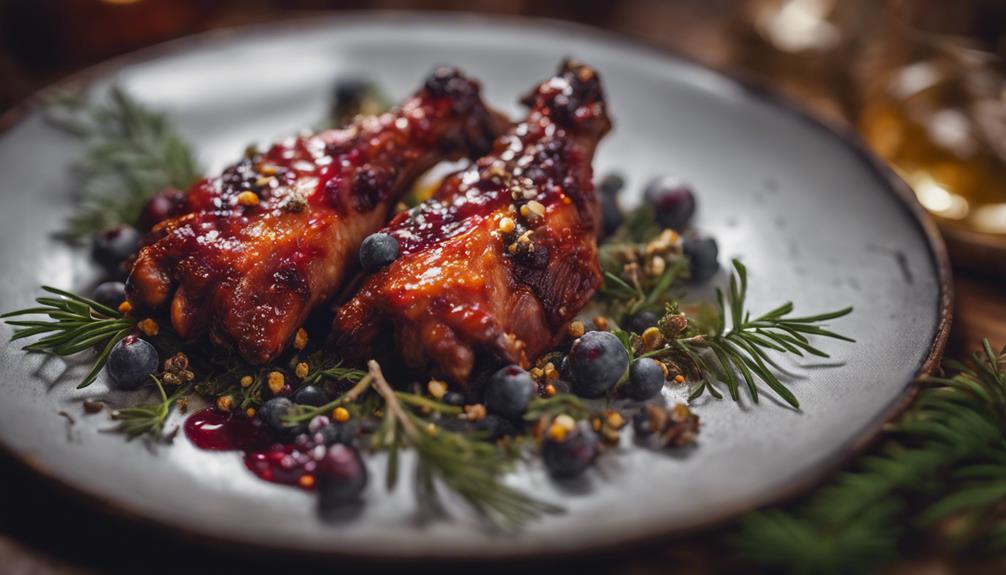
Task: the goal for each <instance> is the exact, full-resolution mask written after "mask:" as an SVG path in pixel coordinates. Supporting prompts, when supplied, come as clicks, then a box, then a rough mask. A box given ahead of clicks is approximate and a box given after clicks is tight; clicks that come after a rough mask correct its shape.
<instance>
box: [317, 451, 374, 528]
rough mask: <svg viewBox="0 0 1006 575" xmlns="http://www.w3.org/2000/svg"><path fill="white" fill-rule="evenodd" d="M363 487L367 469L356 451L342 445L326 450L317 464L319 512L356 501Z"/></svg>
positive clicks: (365, 481)
mask: <svg viewBox="0 0 1006 575" xmlns="http://www.w3.org/2000/svg"><path fill="white" fill-rule="evenodd" d="M366 486H367V466H366V465H364V464H363V460H362V459H361V458H360V454H359V453H358V452H357V451H356V449H353V448H352V447H348V446H346V445H343V444H341V443H336V444H334V445H332V446H331V447H329V448H328V451H327V452H325V457H323V458H322V460H321V461H319V462H318V505H319V507H320V509H321V510H322V512H327V511H335V510H338V509H339V508H341V507H344V506H345V505H347V504H350V503H354V502H356V501H359V499H360V495H361V494H362V493H363V489H364V488H365V487H366Z"/></svg>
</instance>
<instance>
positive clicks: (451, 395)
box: [441, 391, 465, 407]
mask: <svg viewBox="0 0 1006 575" xmlns="http://www.w3.org/2000/svg"><path fill="white" fill-rule="evenodd" d="M441 401H443V402H444V403H446V404H447V405H453V406H455V407H461V406H462V405H464V404H465V394H463V393H460V392H457V391H448V392H447V393H445V394H444V398H443V399H442V400H441Z"/></svg>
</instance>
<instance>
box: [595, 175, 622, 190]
mask: <svg viewBox="0 0 1006 575" xmlns="http://www.w3.org/2000/svg"><path fill="white" fill-rule="evenodd" d="M624 187H625V178H623V177H622V176H621V174H618V173H617V172H611V173H609V174H605V176H604V177H603V178H601V183H600V184H598V185H597V189H598V190H599V191H600V192H601V193H602V194H603V195H606V196H614V195H617V194H618V193H619V192H621V191H622V188H624Z"/></svg>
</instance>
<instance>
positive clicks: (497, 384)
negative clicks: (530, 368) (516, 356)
mask: <svg viewBox="0 0 1006 575" xmlns="http://www.w3.org/2000/svg"><path fill="white" fill-rule="evenodd" d="M535 389H537V385H536V384H535V382H534V380H533V379H531V374H529V373H528V372H526V371H524V370H523V369H521V368H520V366H517V365H508V366H506V367H504V368H502V369H500V370H499V371H497V372H496V373H494V374H493V375H492V377H490V378H489V381H488V382H487V383H486V389H485V396H484V398H483V399H484V401H485V404H486V409H487V410H489V411H490V412H492V413H495V414H497V415H502V416H503V417H509V418H511V419H516V418H518V417H520V416H521V415H524V412H525V411H527V406H528V404H529V403H530V402H531V398H532V397H534V391H535Z"/></svg>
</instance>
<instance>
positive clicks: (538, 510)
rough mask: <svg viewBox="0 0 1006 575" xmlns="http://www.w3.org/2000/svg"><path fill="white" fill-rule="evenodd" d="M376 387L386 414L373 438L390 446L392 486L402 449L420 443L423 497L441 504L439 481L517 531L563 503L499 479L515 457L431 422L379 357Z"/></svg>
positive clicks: (372, 370)
mask: <svg viewBox="0 0 1006 575" xmlns="http://www.w3.org/2000/svg"><path fill="white" fill-rule="evenodd" d="M368 367H369V375H370V377H371V383H372V386H373V388H374V390H376V391H377V393H378V394H379V395H380V396H381V398H382V399H383V400H384V406H383V409H384V418H383V421H382V423H381V426H380V428H379V429H378V431H377V432H376V433H375V434H374V436H373V438H372V446H374V447H376V448H379V449H386V450H388V452H389V462H388V476H387V480H386V483H387V486H388V488H389V489H392V488H394V486H395V484H396V482H397V477H398V451H399V450H400V449H402V448H403V447H405V446H409V447H412V448H413V449H415V451H416V454H417V456H418V462H417V464H416V471H415V478H416V484H415V488H416V495H417V497H418V498H419V500H420V501H423V502H424V503H426V504H428V505H430V506H431V507H434V508H440V507H441V505H440V496H439V493H438V491H437V485H438V484H440V485H443V486H444V487H446V488H447V489H448V490H450V491H452V492H454V493H456V494H457V495H459V496H460V497H461V498H462V499H463V500H464V501H465V502H466V503H468V505H470V506H471V507H472V508H473V509H474V510H475V511H476V512H478V513H479V514H480V515H481V516H482V517H484V518H485V519H486V520H488V521H489V522H490V523H491V524H492V525H494V526H496V527H498V528H501V529H504V530H508V531H512V530H517V529H520V527H522V526H523V525H524V524H525V523H527V522H528V521H531V520H534V519H536V518H538V517H540V516H541V515H543V514H546V513H559V512H561V511H562V508H561V507H558V506H555V505H552V504H550V503H546V502H543V501H540V500H538V499H535V498H533V497H531V496H529V495H527V494H525V493H523V492H521V491H519V490H517V489H514V488H512V487H509V486H507V485H505V484H503V483H502V482H501V481H500V478H501V476H502V475H503V474H505V473H507V472H508V471H510V470H511V469H512V468H513V458H512V457H511V456H510V455H509V454H508V453H507V452H505V451H504V450H502V449H500V448H499V447H498V446H497V445H496V444H494V443H490V442H487V441H481V440H478V439H473V438H472V437H469V434H466V433H462V432H456V431H449V430H446V429H444V428H442V427H439V426H435V425H431V423H430V422H428V421H426V420H425V419H423V418H422V417H421V416H420V415H419V414H417V413H416V412H415V411H413V409H412V408H411V406H410V404H409V403H407V402H405V401H402V399H401V398H400V397H399V394H397V393H396V392H395V391H394V390H393V389H392V388H391V386H390V385H389V384H388V382H387V380H385V379H384V375H383V374H382V373H381V368H380V366H378V365H377V362H375V361H371V362H369V364H368Z"/></svg>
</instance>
